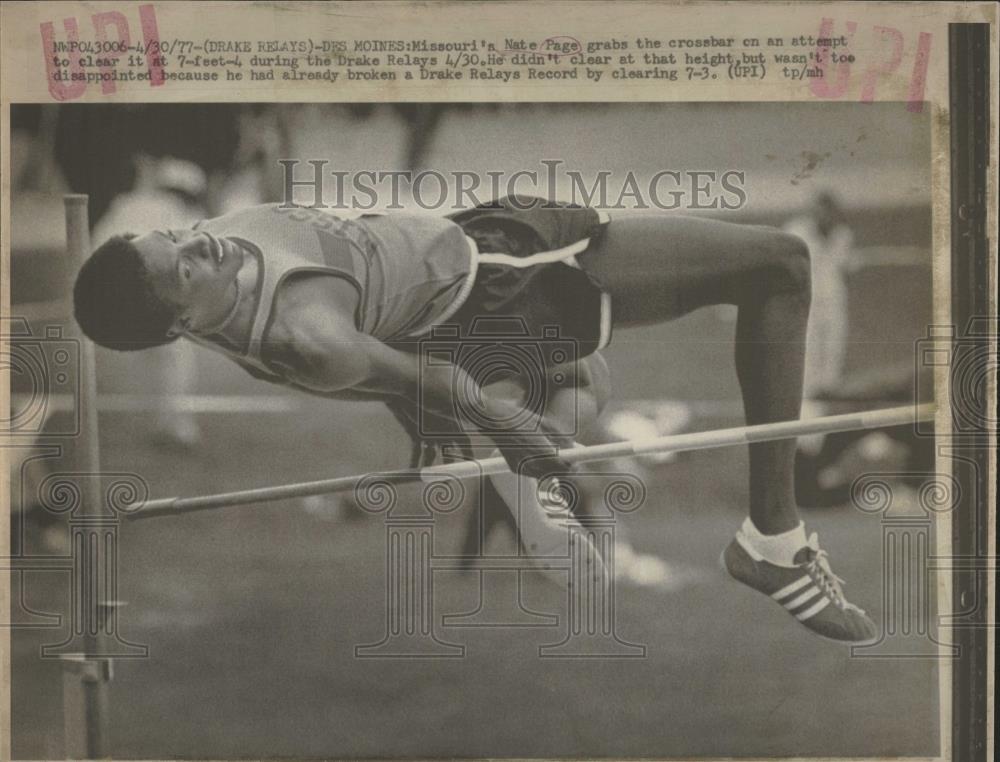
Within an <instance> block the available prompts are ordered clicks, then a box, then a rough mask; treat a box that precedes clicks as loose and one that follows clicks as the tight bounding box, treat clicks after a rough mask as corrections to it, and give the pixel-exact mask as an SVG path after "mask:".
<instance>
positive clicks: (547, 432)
mask: <svg viewBox="0 0 1000 762" xmlns="http://www.w3.org/2000/svg"><path fill="white" fill-rule="evenodd" d="M481 409H482V411H483V412H484V414H485V417H486V419H487V421H488V422H489V424H490V426H489V428H490V430H491V431H492V432H494V433H493V434H492V436H491V438H492V439H493V441H494V442H495V443H496V445H497V447H499V448H500V453H501V454H502V455H503V457H504V459H505V460H506V461H507V465H508V466H510V470H511V471H513V472H514V473H515V474H525V475H527V476H531V477H534V478H535V479H538V480H542V479H544V478H546V477H548V476H551V475H553V474H566V473H572V472H573V471H574V468H573V465H572V464H571V463H570V462H569V461H567V460H566V459H565V458H563V457H561V456H560V455H559V448H558V446H557V445H556V441H555V439H554V438H555V437H556V436H557V435H558V433H559V432H558V431H556V430H555V429H554V427H553V426H552V425H551V424H550V422H549V421H547V420H546V419H545V417H544V416H542V415H538V414H536V413H530V414H527V413H526V412H525V410H524V408H523V407H521V406H520V405H518V404H516V403H513V402H510V401H508V400H505V399H498V398H495V397H489V396H485V398H484V400H483V402H482V405H481Z"/></svg>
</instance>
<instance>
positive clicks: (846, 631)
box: [722, 532, 877, 643]
mask: <svg viewBox="0 0 1000 762" xmlns="http://www.w3.org/2000/svg"><path fill="white" fill-rule="evenodd" d="M722 563H723V565H724V566H725V567H726V571H728V572H729V574H730V575H732V576H733V577H734V578H735V579H737V580H739V581H740V582H742V583H744V584H745V585H749V586H750V587H752V588H753V589H754V590H759V591H760V592H762V593H765V594H767V595H769V596H771V598H772V599H773V600H775V601H777V602H778V603H780V604H781V605H782V606H783V607H784V608H785V610H786V611H787V612H788V613H789V614H791V615H792V616H794V617H795V618H796V619H797V620H798V621H799V622H801V623H802V624H803V625H805V626H806V627H808V628H809V629H810V630H812V631H813V632H815V633H816V634H817V635H820V636H822V637H825V638H829V639H831V640H836V641H839V642H842V643H868V642H871V641H874V640H875V639H876V637H877V632H876V628H875V623H874V622H873V621H872V620H871V618H870V617H869V616H868V615H867V614H866V613H865V612H864V611H863V610H862V609H860V608H858V607H857V606H855V605H854V604H853V603H848V601H847V599H846V598H844V591H843V588H842V585H843V580H842V579H840V577H838V576H837V575H836V574H834V573H833V572H832V571H831V570H830V564H829V562H828V561H827V556H826V551H823V550H821V549H820V547H819V543H818V541H817V539H816V534H815V533H813V535H812V536H811V537H810V538H809V543H808V544H807V545H806V546H805V547H803V548H802V549H801V550H799V552H798V553H796V554H795V558H794V559H793V564H794V565H793V566H779V565H778V564H772V563H771V562H769V561H767V560H766V559H764V557H763V556H761V555H760V554H759V553H757V552H756V551H754V550H753V548H751V547H750V544H749V543H748V542H747V541H746V539H745V538H744V537H743V533H742V532H737V534H736V538H735V539H734V540H733V541H732V542H731V543H730V544H729V547H727V548H726V549H725V551H724V552H723V554H722Z"/></svg>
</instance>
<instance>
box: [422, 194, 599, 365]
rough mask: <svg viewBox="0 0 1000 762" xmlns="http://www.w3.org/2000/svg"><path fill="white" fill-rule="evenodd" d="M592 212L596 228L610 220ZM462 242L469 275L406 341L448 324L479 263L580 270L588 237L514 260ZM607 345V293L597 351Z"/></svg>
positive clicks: (465, 293) (473, 243) (465, 296)
mask: <svg viewBox="0 0 1000 762" xmlns="http://www.w3.org/2000/svg"><path fill="white" fill-rule="evenodd" d="M595 211H596V212H597V221H598V224H599V225H601V226H604V225H607V224H608V223H609V222H610V221H611V215H609V214H608V213H607V212H606V211H604V210H602V209H597V210H595ZM465 240H466V241H468V243H469V256H470V263H469V273H468V275H467V276H466V279H465V282H464V283H463V284H462V288H461V289H460V290H459V292H458V294H457V295H456V296H455V299H454V301H452V303H451V305H450V306H449V307H448V309H446V310H445V311H444V312H443V313H442V314H441V315H438V316H436V317H434V318H432V319H431V320H430V321H429V322H428V323H426V324H424V325H422V326H420V328H418V329H416V330H414V331H411V332H410V333H409V334H407V338H410V339H413V338H418V337H420V336H422V335H424V334H426V333H427V331H429V330H430V329H431V327H432V326H435V325H438V324H440V323H444V322H446V321H448V320H449V319H450V318H451V317H452V316H453V315H454V314H455V313H456V312H458V311H459V310H460V309H461V308H462V305H464V304H465V300H466V299H468V298H469V294H470V293H472V287H473V286H474V285H475V280H476V273H477V271H478V269H479V265H480V263H484V264H488V265H504V266H506V267H516V268H518V269H522V268H525V267H534V266H535V265H545V264H552V263H553V262H565V263H566V264H568V265H570V266H571V267H580V264H579V262H577V261H576V255H577V254H580V253H582V252H584V251H586V250H587V247H588V246H590V238H583V239H581V240H579V241H577V242H575V243H571V244H570V245H569V246H563V247H562V248H561V249H552V250H551V251H540V252H538V253H537V254H531V255H530V256H527V257H515V256H511V255H510V254H483V253H481V252H480V251H479V246H478V245H477V244H476V241H475V240H474V239H473V238H470V237H469V236H466V237H465ZM610 343H611V294H609V293H608V292H607V291H602V292H601V332H600V337H599V339H598V345H597V348H598V349H604V348H605V347H606V346H607V345H608V344H610Z"/></svg>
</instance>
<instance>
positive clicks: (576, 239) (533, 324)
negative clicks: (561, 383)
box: [433, 196, 611, 365]
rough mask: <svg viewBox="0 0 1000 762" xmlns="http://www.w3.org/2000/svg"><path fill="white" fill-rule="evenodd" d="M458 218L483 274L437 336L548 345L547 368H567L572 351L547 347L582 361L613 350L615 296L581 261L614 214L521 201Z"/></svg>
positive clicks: (509, 201)
mask: <svg viewBox="0 0 1000 762" xmlns="http://www.w3.org/2000/svg"><path fill="white" fill-rule="evenodd" d="M450 219H452V220H453V221H454V222H456V223H458V224H459V225H460V226H461V227H462V229H463V230H464V231H465V234H466V235H467V236H468V237H469V238H470V239H471V240H472V241H473V242H474V243H475V246H476V248H477V249H478V254H477V255H476V256H475V260H476V261H475V266H476V274H475V280H474V282H473V286H472V289H471V291H470V292H469V294H468V296H467V297H466V298H465V300H464V302H462V303H461V305H460V306H458V308H457V309H456V310H455V311H454V312H453V313H452V314H451V315H450V316H448V317H447V318H446V319H443V320H441V321H438V325H436V326H435V328H434V331H433V333H434V335H435V337H440V338H442V339H447V338H448V337H452V338H453V339H454V340H457V341H462V340H469V339H479V338H482V337H493V336H495V337H497V339H498V340H499V339H500V337H510V339H511V340H512V341H514V342H517V341H518V337H519V336H523V337H526V338H527V339H529V340H533V339H542V340H543V341H542V342H540V344H541V345H542V346H543V352H542V355H543V356H544V358H545V362H546V364H547V365H550V364H558V363H560V362H564V361H565V359H562V358H565V353H564V352H561V351H551V352H550V351H547V350H545V349H544V348H545V347H556V346H560V345H562V346H566V345H567V344H568V345H571V346H572V348H573V354H575V356H576V357H575V359H580V358H583V357H586V356H587V355H589V354H592V353H593V352H595V351H597V350H598V349H601V348H602V347H605V346H607V344H608V343H609V342H610V340H611V299H610V295H609V294H608V293H607V292H606V291H605V290H604V289H603V288H602V287H601V284H600V283H598V282H597V280H596V279H594V278H593V277H592V276H591V275H589V274H588V273H587V272H586V271H584V270H583V269H582V268H581V267H580V266H579V265H578V264H577V262H576V256H577V255H579V254H582V253H583V252H585V251H586V250H587V249H588V247H589V246H590V245H591V244H592V243H593V242H594V241H596V240H597V239H598V237H599V236H601V235H602V234H603V231H604V227H605V225H606V224H607V223H608V217H607V215H606V214H604V213H601V212H598V211H597V210H595V209H590V208H587V207H581V206H574V205H571V204H563V203H555V202H551V201H545V200H543V199H538V198H532V197H524V196H517V197H507V198H504V199H501V200H499V201H495V202H493V203H491V204H487V205H483V206H478V207H476V208H474V209H469V210H467V211H462V212H458V213H456V214H453V215H450ZM546 341H549V342H550V343H549V344H545V342H546ZM473 343H475V342H473ZM567 359H568V358H567Z"/></svg>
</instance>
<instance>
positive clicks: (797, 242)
mask: <svg viewBox="0 0 1000 762" xmlns="http://www.w3.org/2000/svg"><path fill="white" fill-rule="evenodd" d="M771 245H772V247H773V249H772V251H773V253H774V255H775V256H776V257H777V261H778V266H779V269H780V271H781V273H782V281H783V285H784V287H785V288H787V289H790V290H793V291H796V292H798V293H799V294H801V295H802V296H803V297H804V298H806V299H808V298H809V296H810V291H811V285H812V266H811V264H810V261H809V247H808V246H806V244H805V241H803V240H802V239H801V238H799V237H798V236H795V235H792V234H791V233H785V232H783V231H780V230H775V231H774V234H773V240H772V242H771Z"/></svg>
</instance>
